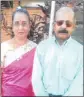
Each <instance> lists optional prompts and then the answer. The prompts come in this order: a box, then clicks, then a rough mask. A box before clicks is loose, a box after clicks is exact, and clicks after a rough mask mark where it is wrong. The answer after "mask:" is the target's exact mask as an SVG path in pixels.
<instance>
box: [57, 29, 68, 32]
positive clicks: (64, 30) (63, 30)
mask: <svg viewBox="0 0 84 97" xmlns="http://www.w3.org/2000/svg"><path fill="white" fill-rule="evenodd" d="M58 33H68V31H67V30H66V29H62V30H59V31H58Z"/></svg>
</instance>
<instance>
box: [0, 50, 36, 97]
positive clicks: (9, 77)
mask: <svg viewBox="0 0 84 97" xmlns="http://www.w3.org/2000/svg"><path fill="white" fill-rule="evenodd" d="M34 53H35V48H33V49H32V50H31V51H28V52H27V53H26V54H24V55H23V56H22V58H21V59H19V60H16V61H14V62H12V63H11V64H10V65H8V66H7V67H5V68H4V70H3V73H2V96H34V93H33V89H32V84H31V75H32V68H33V58H34ZM10 60H11V59H10Z"/></svg>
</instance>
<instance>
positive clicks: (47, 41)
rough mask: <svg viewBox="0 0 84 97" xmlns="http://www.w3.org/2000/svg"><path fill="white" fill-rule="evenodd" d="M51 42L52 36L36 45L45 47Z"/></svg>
mask: <svg viewBox="0 0 84 97" xmlns="http://www.w3.org/2000/svg"><path fill="white" fill-rule="evenodd" d="M52 42H53V37H51V38H47V39H45V40H43V41H41V42H40V43H39V44H38V47H47V46H50V44H52Z"/></svg>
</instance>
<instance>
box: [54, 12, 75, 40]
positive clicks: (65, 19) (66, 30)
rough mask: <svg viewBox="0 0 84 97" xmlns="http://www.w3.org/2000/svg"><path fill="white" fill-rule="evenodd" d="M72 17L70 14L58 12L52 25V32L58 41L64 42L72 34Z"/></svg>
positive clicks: (73, 25) (73, 24)
mask: <svg viewBox="0 0 84 97" xmlns="http://www.w3.org/2000/svg"><path fill="white" fill-rule="evenodd" d="M73 19H74V17H73V15H72V14H71V13H69V12H68V13H62V12H59V13H58V14H57V17H56V22H55V24H54V32H55V35H56V37H57V38H58V39H61V40H66V39H68V38H69V37H70V35H71V34H72V32H73V30H74V27H75V23H74V20H73Z"/></svg>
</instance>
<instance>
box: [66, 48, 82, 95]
mask: <svg viewBox="0 0 84 97" xmlns="http://www.w3.org/2000/svg"><path fill="white" fill-rule="evenodd" d="M80 52H81V53H80V55H79V59H78V60H77V62H78V69H77V73H76V75H75V77H74V79H73V81H72V84H71V85H70V87H69V89H68V91H67V92H66V94H65V95H64V96H83V50H80Z"/></svg>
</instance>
